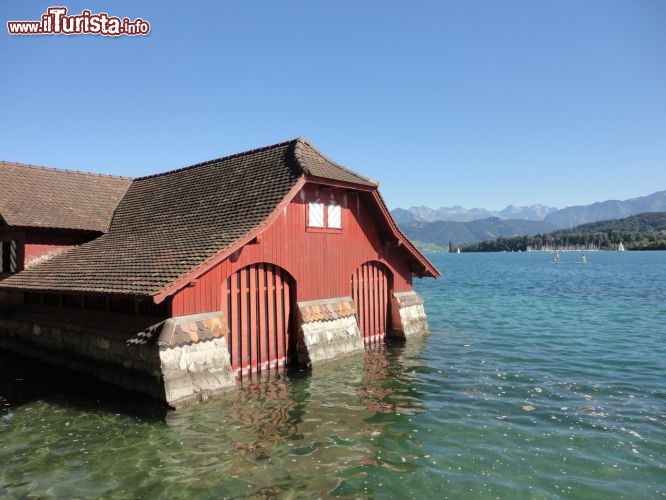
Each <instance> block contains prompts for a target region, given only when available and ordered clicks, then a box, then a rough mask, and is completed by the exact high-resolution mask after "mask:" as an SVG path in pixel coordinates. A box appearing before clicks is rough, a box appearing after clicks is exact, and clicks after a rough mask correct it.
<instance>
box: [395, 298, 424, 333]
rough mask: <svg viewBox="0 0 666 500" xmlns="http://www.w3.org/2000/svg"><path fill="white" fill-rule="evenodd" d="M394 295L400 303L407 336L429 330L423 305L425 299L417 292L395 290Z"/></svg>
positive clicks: (403, 331)
mask: <svg viewBox="0 0 666 500" xmlns="http://www.w3.org/2000/svg"><path fill="white" fill-rule="evenodd" d="M393 296H394V297H395V299H396V302H397V304H398V308H399V313H400V322H401V324H402V333H403V335H404V336H405V337H409V336H410V335H423V334H427V333H428V332H429V329H428V318H427V316H426V313H425V308H424V306H423V299H422V298H421V296H420V295H419V294H417V293H416V292H413V291H412V292H394V293H393Z"/></svg>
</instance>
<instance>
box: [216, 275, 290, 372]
mask: <svg viewBox="0 0 666 500" xmlns="http://www.w3.org/2000/svg"><path fill="white" fill-rule="evenodd" d="M225 285H226V286H225ZM295 292H296V288H295V282H294V279H293V278H292V277H291V275H290V274H289V273H288V272H287V271H285V270H284V269H282V268H281V267H278V266H274V265H272V264H267V263H258V264H252V265H249V266H247V267H244V268H242V269H240V270H239V271H237V272H236V273H234V274H232V275H231V276H229V277H228V278H227V280H226V283H225V284H223V287H222V306H223V307H222V308H223V310H224V312H225V313H226V315H227V318H228V322H229V323H228V324H229V336H228V337H227V343H228V347H229V355H230V357H231V367H232V369H233V371H234V373H235V374H236V376H237V377H242V376H243V375H248V374H251V373H261V372H264V371H266V370H274V369H278V368H280V367H283V366H284V365H285V364H287V362H288V357H289V354H290V346H291V343H292V342H293V341H294V340H295V339H292V336H291V331H290V330H291V326H292V323H293V322H292V311H294V310H295V308H294V307H293V304H294V297H295V296H296V293H295ZM225 304H226V308H225V307H224V306H225Z"/></svg>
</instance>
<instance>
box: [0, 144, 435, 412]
mask: <svg viewBox="0 0 666 500" xmlns="http://www.w3.org/2000/svg"><path fill="white" fill-rule="evenodd" d="M62 172H63V171H60V173H62ZM70 174H71V175H82V174H74V173H70ZM63 176H64V177H67V176H68V174H63ZM106 180H107V182H108V179H106ZM118 184H119V185H122V182H120V181H119V182H118ZM125 188H126V192H125V191H124V190H123V189H122V188H121V187H118V189H119V190H121V191H123V192H122V197H120V198H119V200H118V202H117V206H116V207H115V210H113V213H112V214H111V213H109V214H108V229H106V230H104V231H103V234H101V235H100V236H98V237H96V238H94V239H91V240H90V241H88V242H87V243H84V244H81V245H80V246H77V247H76V248H73V249H71V250H68V251H66V252H64V253H61V254H59V255H55V256H53V257H52V258H50V259H44V261H43V262H41V263H39V264H37V265H34V266H28V267H27V268H25V269H20V268H18V267H17V268H14V269H13V271H14V272H13V273H12V275H11V276H9V277H6V278H5V279H4V280H2V281H0V289H2V290H4V291H5V293H11V299H12V300H11V302H13V303H14V305H13V306H12V307H5V312H4V314H3V317H2V319H1V320H0V345H3V346H5V347H8V348H13V349H16V350H20V351H22V352H28V353H29V354H32V355H37V356H39V357H41V358H43V359H47V360H49V361H55V362H59V363H67V364H68V365H70V366H72V365H73V366H74V367H75V368H78V369H80V370H83V371H86V372H88V373H91V374H93V375H95V376H98V377H100V378H103V379H106V380H110V381H112V382H115V383H118V384H120V385H123V386H126V387H130V388H133V389H136V390H142V391H145V392H149V393H151V394H153V395H156V396H158V397H161V398H163V399H165V400H166V401H167V402H168V403H169V404H171V405H174V406H175V405H179V404H183V403H185V402H188V401H191V400H193V399H197V398H201V397H206V395H207V394H209V393H212V392H215V391H218V390H222V389H224V388H227V387H229V386H233V385H234V384H235V379H237V378H239V377H243V376H246V375H247V374H250V373H256V372H264V371H266V370H272V369H276V368H279V367H280V366H283V365H284V364H286V363H288V362H300V363H307V364H317V363H319V362H321V361H324V360H327V359H331V358H334V357H336V356H339V355H342V354H345V353H348V352H351V351H355V350H358V349H362V348H363V346H364V344H365V345H368V344H374V343H377V342H383V341H384V339H385V337H386V336H396V337H400V338H404V337H406V336H409V335H410V334H412V333H418V332H424V331H427V323H426V319H425V313H424V309H423V301H422V300H421V298H420V297H419V296H418V295H417V294H416V293H415V292H414V290H413V289H412V277H413V276H419V277H437V276H438V275H439V273H438V271H437V270H436V269H435V268H434V267H433V266H432V265H431V264H430V263H429V262H428V260H427V259H426V258H425V257H424V256H423V255H422V254H421V253H419V251H418V250H417V249H416V248H415V247H414V246H413V245H412V244H411V243H410V242H409V240H408V239H407V238H406V237H405V236H404V235H403V234H402V233H401V231H400V230H399V228H398V227H397V225H396V224H395V222H394V221H393V219H392V218H391V216H390V213H389V211H388V209H387V207H386V205H385V204H384V202H383V200H382V198H381V196H380V194H379V191H378V185H377V183H375V182H373V181H371V180H369V179H367V178H365V177H363V176H361V175H359V174H357V173H355V172H353V171H351V170H349V169H347V168H345V167H342V166H341V165H338V164H336V163H334V162H333V161H331V160H329V159H328V158H326V157H325V156H324V155H322V154H321V153H320V152H319V151H317V150H316V149H315V148H314V147H312V146H311V145H310V144H309V143H308V142H307V141H305V140H304V139H300V138H299V139H296V140H292V141H288V142H284V143H280V144H276V145H272V146H268V147H264V148H260V149H256V150H252V151H248V152H244V153H240V154H236V155H232V156H227V157H224V158H220V159H216V160H212V161H209V162H205V163H201V164H197V165H193V166H191V167H187V168H183V169H179V170H175V171H171V172H166V173H163V174H158V175H153V176H149V177H143V178H138V179H134V180H133V181H131V183H128V185H126V186H125ZM0 189H6V188H5V187H2V188H0ZM28 189H29V188H28ZM42 189H44V187H43V186H42ZM82 189H83V190H85V188H82ZM23 196H26V198H24V199H25V200H26V206H27V207H28V208H27V209H26V210H27V211H28V212H29V211H30V210H32V208H31V207H30V204H31V203H32V202H31V199H30V197H29V196H27V194H26V193H23ZM62 196H63V197H64V198H67V197H68V195H67V194H66V193H63V194H62ZM69 196H70V197H72V198H77V196H78V193H77V192H76V190H72V191H71V192H70V193H69ZM36 204H39V203H38V202H36ZM84 205H85V203H84ZM0 209H2V210H3V211H4V210H6V209H5V208H3V207H2V206H1V205H0ZM35 210H36V209H35ZM8 212H11V210H8ZM0 216H2V219H3V221H5V223H4V225H0V234H3V235H4V236H3V238H5V240H8V241H9V240H10V239H11V235H12V234H13V233H16V231H15V228H14V226H11V225H9V224H7V223H6V221H7V219H10V217H9V216H8V217H5V214H4V213H3V212H0ZM52 225H53V224H52ZM11 241H16V243H14V245H15V246H17V248H18V251H19V252H23V253H24V254H25V249H23V250H21V249H20V248H19V247H21V245H22V243H21V241H22V240H21V239H20V238H15V239H11ZM23 241H25V239H24V240H23ZM24 244H26V243H24ZM5 276H6V275H5ZM9 302H10V301H9V300H8V299H5V303H6V304H7V303H9ZM109 325H111V326H109ZM36 332H38V333H36ZM153 382H155V383H153Z"/></svg>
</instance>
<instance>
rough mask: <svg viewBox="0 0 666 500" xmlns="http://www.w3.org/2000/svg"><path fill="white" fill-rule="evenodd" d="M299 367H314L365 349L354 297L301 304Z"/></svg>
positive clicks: (299, 312) (299, 308) (299, 304)
mask: <svg viewBox="0 0 666 500" xmlns="http://www.w3.org/2000/svg"><path fill="white" fill-rule="evenodd" d="M297 306H298V321H299V331H298V342H297V350H298V353H297V357H298V363H299V364H305V365H308V366H312V365H315V364H319V363H322V362H325V361H328V360H331V359H334V358H338V357H340V356H343V355H346V354H350V353H353V352H358V351H362V350H363V349H364V345H363V338H362V336H361V332H360V331H359V328H358V323H357V321H356V306H355V304H354V301H353V300H352V298H351V297H340V298H335V299H325V300H312V301H306V302H298V304H297Z"/></svg>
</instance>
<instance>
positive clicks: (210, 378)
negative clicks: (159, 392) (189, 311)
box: [157, 311, 236, 406]
mask: <svg viewBox="0 0 666 500" xmlns="http://www.w3.org/2000/svg"><path fill="white" fill-rule="evenodd" d="M228 333H229V329H228V327H227V321H226V319H225V318H224V316H223V313H222V312H221V311H219V312H215V313H204V314H193V315H189V316H177V317H174V318H169V319H167V320H166V321H165V322H164V325H163V327H162V329H161V332H160V335H159V338H158V342H157V343H158V346H159V358H160V366H161V371H162V377H163V380H164V390H165V400H166V401H167V402H168V403H169V404H170V405H171V406H182V405H184V404H188V403H192V402H196V401H199V400H204V401H205V400H206V399H208V396H210V395H212V394H215V393H218V392H222V391H226V390H228V389H231V388H234V387H236V378H235V377H234V374H233V371H232V369H231V360H230V358H229V349H228V346H227V340H226V335H227V334H228Z"/></svg>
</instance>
